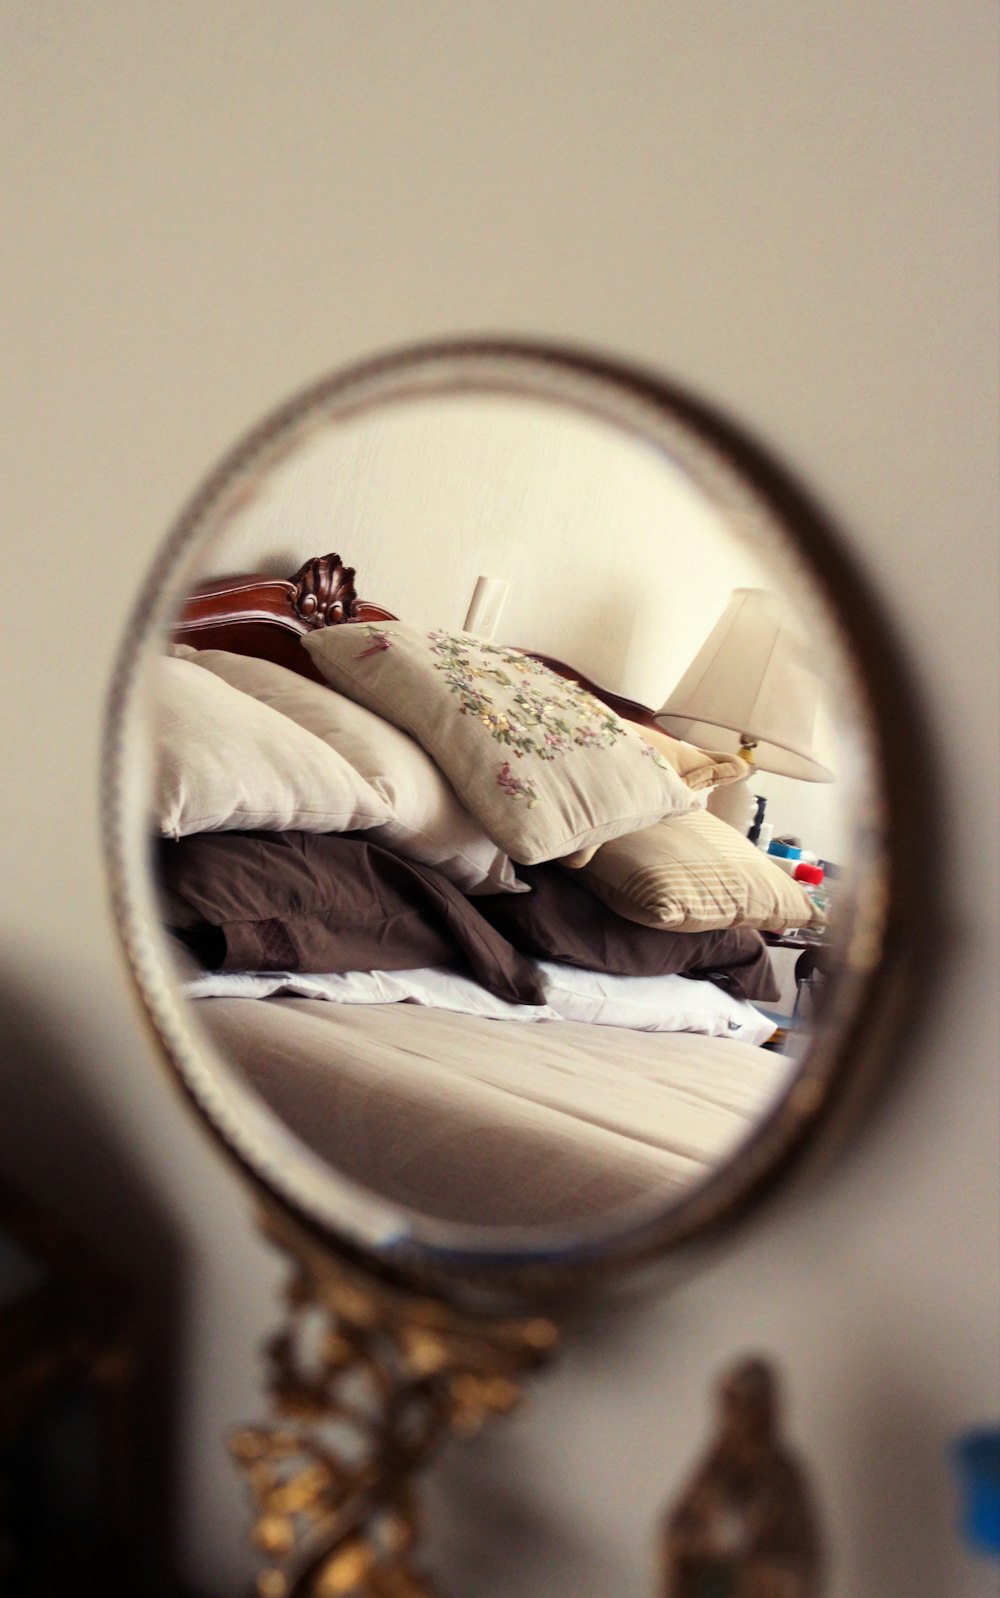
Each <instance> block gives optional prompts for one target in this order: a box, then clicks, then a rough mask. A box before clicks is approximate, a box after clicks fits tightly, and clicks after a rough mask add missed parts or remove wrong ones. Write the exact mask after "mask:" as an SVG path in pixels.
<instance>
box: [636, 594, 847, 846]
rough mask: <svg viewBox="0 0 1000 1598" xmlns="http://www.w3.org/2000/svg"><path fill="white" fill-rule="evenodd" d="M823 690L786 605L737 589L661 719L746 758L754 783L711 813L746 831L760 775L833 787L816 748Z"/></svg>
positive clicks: (714, 803) (730, 790)
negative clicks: (753, 788)
mask: <svg viewBox="0 0 1000 1598" xmlns="http://www.w3.org/2000/svg"><path fill="white" fill-rule="evenodd" d="M820 686H821V684H820V679H819V677H818V676H817V674H816V672H815V670H814V668H813V667H812V665H811V664H810V662H809V659H808V654H807V650H806V647H805V645H804V643H803V641H802V637H801V634H800V632H799V631H798V630H797V628H795V627H794V626H793V625H792V624H791V622H790V619H789V613H788V611H787V609H786V607H785V606H784V605H783V604H782V603H780V602H779V600H778V599H777V598H776V597H775V595H774V594H771V593H769V592H768V591H767V590H766V589H764V588H736V589H734V590H733V592H732V594H731V595H730V597H729V603H728V604H727V606H726V608H725V610H724V611H723V613H722V615H721V616H720V618H719V620H718V621H717V622H716V624H715V626H714V627H713V628H712V631H711V632H710V633H709V635H708V637H707V638H706V640H705V642H704V643H703V644H702V646H701V648H700V649H699V651H698V653H697V654H696V655H695V657H694V659H693V660H692V662H691V664H690V666H689V667H688V668H687V671H686V672H685V673H684V675H683V676H682V677H681V679H680V681H679V682H678V684H677V686H676V687H675V688H674V689H673V691H672V692H671V693H670V694H669V696H668V698H667V700H666V702H665V703H664V704H663V705H662V706H661V707H660V709H659V711H658V712H657V714H656V720H657V722H658V723H659V724H660V725H661V726H662V727H663V728H664V729H665V730H666V731H667V732H671V733H673V734H674V735H675V736H676V737H678V738H685V739H687V741H688V742H689V743H693V744H698V745H700V746H701V747H702V748H708V749H723V750H726V751H727V752H729V753H731V752H733V751H736V752H738V753H739V754H740V755H742V756H743V758H744V760H745V761H746V762H747V775H746V777H745V778H744V779H743V780H742V781H740V782H734V783H730V784H728V785H727V786H726V787H724V788H721V787H720V788H717V789H716V790H715V791H714V793H713V794H712V797H711V798H710V800H709V804H708V808H709V809H710V810H711V811H712V813H713V814H714V815H717V816H719V817H720V818H721V819H722V820H725V821H728V822H729V823H730V824H731V825H732V826H734V827H737V828H738V829H739V830H740V831H741V832H744V833H745V832H746V831H747V829H748V828H749V826H750V823H751V820H752V818H753V814H754V800H753V795H752V794H751V792H750V786H749V778H750V776H751V774H752V772H753V771H754V769H757V770H760V771H772V772H776V773H777V774H778V775H780V776H783V777H798V778H800V779H801V780H802V781H803V782H833V780H834V776H833V772H832V771H829V770H828V769H827V768H826V766H824V765H822V764H821V762H820V761H819V759H818V758H817V755H816V752H815V747H814V742H815V728H816V714H817V710H818V708H819V698H820Z"/></svg>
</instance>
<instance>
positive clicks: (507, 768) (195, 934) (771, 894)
mask: <svg viewBox="0 0 1000 1598" xmlns="http://www.w3.org/2000/svg"><path fill="white" fill-rule="evenodd" d="M158 664H159V665H161V666H162V672H163V679H162V686H158V689H157V694H158V708H157V715H156V735H155V736H156V743H157V756H158V763H157V777H156V785H155V797H154V809H155V816H154V820H153V830H154V833H155V835H156V836H155V840H154V845H153V848H154V861H155V871H156V875H157V878H158V883H159V889H160V895H161V903H162V906H163V917H164V921H165V924H166V925H167V927H168V929H169V933H170V941H171V944H172V946H173V947H174V948H175V949H176V951H177V964H178V973H179V976H180V978H181V980H182V981H183V982H184V984H185V986H186V991H187V994H188V996H189V998H190V1002H191V1003H192V1005H194V1006H195V1007H196V1013H197V1017H198V1020H199V1022H200V1023H201V1025H202V1026H203V1027H204V1028H205V1030H206V1031H207V1033H208V1034H209V1035H210V1037H211V1038H212V1039H213V1040H214V1041H215V1042H216V1043H217V1044H218V1046H219V1047H220V1049H222V1050H223V1051H224V1052H225V1054H226V1055H227V1056H228V1057H229V1058H230V1059H231V1060H232V1061H233V1062H235V1064H236V1065H237V1067H238V1069H239V1071H240V1072H241V1073H242V1074H243V1075H244V1076H245V1077H246V1079H247V1080H248V1081H249V1082H250V1083H251V1084H252V1085H253V1086H254V1088H255V1089H256V1090H257V1092H258V1093H259V1094H260V1095H261V1097H262V1098H263V1099H264V1100H265V1101H266V1103H267V1104H268V1105H269V1106H270V1108H271V1109H272V1110H273V1112H274V1113H275V1114H276V1115H277V1117H278V1118H279V1120H280V1121H281V1122H282V1123H283V1124H284V1125H285V1126H286V1127H287V1128H289V1129H290V1130H291V1131H292V1132H293V1133H294V1134H295V1135H296V1136H297V1137H299V1138H300V1139H301V1140H302V1141H303V1142H304V1143H305V1144H306V1145H307V1146H308V1147H310V1148H311V1149H312V1150H313V1151H315V1152H316V1153H317V1154H319V1155H320V1156H321V1158H323V1159H324V1160H326V1161H328V1162H329V1163H330V1164H331V1165H332V1166H333V1167H334V1168H336V1169H337V1170H338V1171H339V1172H340V1173H342V1174H343V1175H346V1176H347V1177H349V1178H351V1179H353V1180H355V1181H357V1182H358V1183H360V1184H362V1185H363V1186H365V1187H368V1188H370V1189H373V1190H375V1191H377V1192H378V1193H380V1194H381V1195H383V1196H385V1197H387V1198H390V1199H392V1200H394V1201H395V1202H397V1203H399V1204H402V1205H404V1206H406V1208H407V1209H410V1210H413V1211H416V1212H417V1213H419V1214H422V1215H426V1216H431V1217H434V1218H435V1219H438V1220H443V1221H451V1222H456V1223H463V1224H466V1223H467V1224H474V1225H490V1226H498V1227H507V1226H521V1225H532V1224H533V1225H564V1224H571V1223H573V1222H578V1221H583V1220H586V1219H588V1218H592V1217H596V1216H600V1215H605V1214H607V1213H608V1212H610V1211H613V1210H616V1209H620V1208H623V1207H626V1206H635V1205H641V1206H646V1207H651V1206H662V1205H663V1203H664V1202H665V1201H669V1199H670V1197H671V1196H672V1195H674V1194H677V1193H680V1192H681V1191H683V1190H685V1189H688V1188H690V1186H691V1185H692V1184H694V1183H696V1182H697V1181H698V1180H699V1179H700V1178H701V1177H703V1176H704V1175H705V1174H706V1173H707V1172H708V1171H709V1170H711V1169H712V1168H713V1167H715V1166H717V1165H718V1164H719V1163H720V1162H721V1161H724V1160H725V1159H726V1158H728V1157H729V1155H730V1154H731V1153H732V1152H733V1151H734V1150H735V1149H736V1148H737V1147H738V1146H739V1145H740V1144H741V1143H742V1142H743V1141H744V1140H745V1139H746V1137H747V1136H748V1134H749V1133H750V1131H751V1130H752V1129H753V1128H754V1127H755V1126H756V1125H757V1124H758V1123H759V1122H760V1120H761V1118H762V1117H764V1116H766V1114H767V1113H768V1111H769V1110H770V1108H771V1107H773V1106H774V1105H775V1104H776V1103H777V1102H778V1101H779V1100H780V1099H781V1097H782V1096H783V1095H784V1093H785V1091H786V1089H787V1087H788V1084H789V1082H790V1080H791V1078H792V1076H793V1075H794V1073H795V1071H796V1069H797V1063H798V1061H797V1057H796V1054H795V1053H794V1052H789V1051H788V1050H787V1049H784V1048H782V1047H779V1046H776V1044H775V1041H774V1031H775V1028H774V1023H773V1020H772V1019H770V1018H769V1017H768V1015H767V1014H766V1010H763V1009H761V1006H762V1005H763V1006H766V1005H767V1004H768V1003H773V1001H774V999H775V998H776V996H777V988H776V985H775V982H774V976H773V972H772V970H771V966H770V961H769V958H768V954H767V949H766V946H765V943H764V941H763V936H762V931H765V930H769V931H771V932H774V931H777V930H779V929H783V928H784V927H786V926H789V925H791V926H796V925H803V924H805V923H806V922H807V921H808V919H809V917H810V915H811V913H812V912H811V906H810V905H809V903H808V901H807V900H806V899H805V896H804V895H803V894H802V893H801V890H799V889H798V888H797V887H796V886H795V885H794V884H792V883H791V882H790V880H789V879H788V878H787V876H785V875H784V874H782V873H781V872H780V871H778V870H777V868H776V867H773V866H771V865H769V864H768V863H767V862H765V861H763V859H762V858H761V857H759V856H758V853H757V851H754V850H753V849H752V847H751V846H750V845H749V844H748V843H747V842H746V840H745V839H742V838H740V837H739V835H738V834H736V833H734V832H733V831H732V829H729V828H727V827H726V826H725V823H722V822H718V821H715V820H714V818H711V817H708V819H707V820H706V819H705V818H706V816H707V812H706V811H705V810H704V807H703V803H702V801H703V799H704V797H705V794H706V792H708V791H710V789H711V787H712V786H713V785H714V784H715V783H717V782H722V781H727V780H732V779H733V778H735V777H736V776H737V775H739V766H738V764H737V765H736V766H735V767H734V766H733V763H732V761H731V759H730V757H726V756H721V755H714V754H712V753H711V752H706V751H699V750H694V749H692V747H691V746H689V745H684V744H682V743H681V742H680V741H679V740H672V739H668V737H667V735H665V734H662V733H660V732H659V731H658V730H657V729H656V727H655V722H654V720H653V716H652V713H651V712H650V711H649V710H648V709H646V707H644V706H641V705H638V704H636V703H635V702H633V701H631V700H628V699H625V698H623V697H622V696H621V695H618V694H615V693H612V692H609V691H607V690H604V689H602V688H600V687H598V686H596V685H595V684H593V683H592V682H589V681H588V680H587V679H586V678H585V677H582V676H581V675H580V674H579V673H577V672H575V671H574V670H573V669H572V668H571V667H569V666H567V665H565V664H563V663H561V662H558V661H553V660H551V659H549V658H548V657H545V656H542V655H538V654H536V653H531V652H526V651H520V650H516V649H513V650H512V649H509V648H508V647H507V646H503V645H493V644H491V643H488V642H482V641H477V640H470V639H469V638H468V635H465V634H453V633H448V632H446V631H445V630H443V629H430V630H421V629H415V628H411V627H410V626H409V625H408V624H407V623H406V622H405V621H400V619H399V618H397V617H396V616H394V615H393V614H392V613H391V612H389V611H388V610H386V609H385V608H384V607H382V606H380V605H378V604H376V603H373V602H371V601H368V600H364V599H361V598H359V597H358V594H357V592H356V588H355V572H354V571H353V569H351V568H349V567H346V566H345V565H344V564H343V562H342V561H341V559H340V558H339V556H337V555H327V556H322V557H318V558H316V559H314V560H310V561H308V562H307V563H306V564H305V565H304V566H303V567H302V568H301V569H300V570H299V571H298V572H297V573H296V574H295V576H293V577H291V578H288V579H284V578H276V577H273V576H270V575H267V574H243V575H239V576H236V577H231V578H225V579H220V580H213V581H210V582H207V583H203V584H201V585H200V586H199V587H198V588H196V589H194V590H193V591H192V592H191V593H190V594H189V596H188V597H187V599H186V601H185V603H184V605H183V607H182V608H181V610H180V612H179V614H178V616H177V618H176V621H175V624H174V627H173V630H172V634H171V639H170V643H169V646H168V648H167V650H166V652H165V654H164V656H163V658H162V661H161V662H158ZM356 679H357V680H356ZM498 685H499V686H498ZM558 685H562V686H561V687H560V686H558ZM511 695H512V696H513V698H511V697H510V696H511ZM432 706H433V714H432V713H431V709H430V708H429V707H432ZM512 706H513V707H514V708H512ZM442 707H443V708H442ZM428 718H429V720H428ZM442 728H444V731H443V732H442ZM469 739H471V740H472V744H471V745H470V747H469V748H467V747H466V743H467V742H468V740H469ZM476 739H478V740H479V742H478V743H476V742H475V740H476ZM275 740H276V741H275ZM470 749H471V752H470ZM484 750H485V751H486V753H485V755H484ZM290 790H293V791H290ZM553 796H554V797H553ZM720 828H721V829H722V830H721V833H720V831H719V829H720ZM727 834H728V835H729V836H726V835H727ZM661 835H662V839H663V840H666V841H668V842H669V844H670V848H671V849H674V848H677V849H679V851H680V858H679V859H676V858H674V857H673V856H672V855H671V857H670V863H669V869H668V868H665V867H664V865H663V858H662V852H661V853H658V854H657V856H656V865H655V869H653V868H651V867H650V865H649V862H648V860H647V859H646V858H645V857H642V856H641V855H640V857H637V856H636V854H635V851H636V850H637V849H639V850H640V851H641V848H642V847H645V846H646V845H647V844H648V843H649V841H650V840H653V841H656V842H657V847H658V848H659V847H660V842H659V841H660V840H661ZM630 851H631V852H630ZM685 851H686V852H685ZM751 856H752V857H754V858H752V859H751ZM637 858H638V860H639V863H638V865H637V864H636V860H637ZM678 881H683V883H684V885H685V886H684V891H683V893H682V895H681V896H682V898H684V903H683V906H682V909H681V911H677V910H676V908H675V906H676V903H677V883H678ZM664 883H666V887H664ZM637 884H638V888H637V887H636V885H637ZM630 895H631V897H630ZM685 895H686V897H685ZM664 905H669V907H670V908H669V914H668V913H667V911H666V910H665V909H664ZM671 918H672V919H671ZM798 1041H799V1043H800V1044H803V1043H804V1037H802V1036H800V1037H799V1040H798Z"/></svg>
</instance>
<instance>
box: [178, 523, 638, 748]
mask: <svg viewBox="0 0 1000 1598" xmlns="http://www.w3.org/2000/svg"><path fill="white" fill-rule="evenodd" d="M354 578H355V570H354V567H353V566H345V565H344V563H343V561H342V560H341V558H340V556H339V555H317V556H315V557H314V559H312V560H307V561H306V563H305V565H304V566H300V567H299V570H298V571H297V572H296V573H295V575H294V576H293V577H269V576H267V575H266V574H264V573H261V572H245V573H243V574H241V575H239V576H236V577H213V578H211V579H210V580H209V581H208V582H206V583H199V584H198V586H197V588H193V589H192V590H191V592H190V594H189V595H188V597H187V599H186V600H185V601H184V604H183V606H182V607H181V611H180V614H179V615H178V617H177V620H176V621H175V623H174V626H173V628H172V631H171V639H172V641H173V642H174V643H176V644H191V645H192V646H193V647H194V648H195V649H227V650H229V652H230V653H231V654H234V655H255V656H257V657H258V658H259V659H262V660H272V661H274V663H275V664H276V665H278V666H287V667H288V668H289V669H290V670H291V671H297V672H298V673H299V675H300V676H302V677H310V678H312V680H313V681H314V682H324V680H325V679H324V678H323V677H321V676H320V673H319V672H318V671H317V670H316V667H315V666H314V665H313V663H312V660H311V659H310V657H309V654H308V652H307V651H306V650H305V649H302V648H300V646H299V640H300V639H301V638H302V637H303V636H304V635H305V634H306V633H311V632H315V631H316V630H317V629H318V628H320V627H339V626H340V625H341V624H342V623H344V622H355V621H398V620H399V617H397V616H396V615H394V613H393V612H392V611H391V610H386V609H385V607H384V605H376V604H374V603H373V602H372V601H371V600H368V599H359V598H358V594H357V591H356V589H355V587H354ZM525 654H530V655H531V656H532V658H533V659H534V660H538V661H541V662H542V664H543V665H545V666H548V667H550V668H551V670H552V671H555V672H558V674H559V676H560V677H568V678H570V679H572V680H573V681H574V682H578V683H580V684H581V685H582V686H583V687H584V688H586V689H587V690H588V691H589V692H590V693H592V694H593V695H594V696H595V698H597V699H600V700H601V701H602V702H603V703H604V704H606V705H608V706H610V708H611V709H612V710H614V711H616V712H617V714H618V715H619V716H622V717H624V718H625V720H626V721H635V722H640V723H641V724H642V725H643V726H647V727H655V726H656V721H655V718H654V714H653V712H652V711H651V710H650V709H649V707H648V706H647V705H641V704H639V703H638V701H637V700H635V699H626V698H625V696H624V695H623V694H616V693H612V692H611V690H610V689H608V688H601V687H600V686H599V685H598V684H597V683H594V682H591V680H590V678H589V677H585V676H584V675H583V674H582V672H579V671H577V670H576V669H575V667H573V666H567V665H565V664H564V663H563V662H562V661H561V660H553V659H552V657H551V656H550V655H540V654H538V652H537V651H536V650H525ZM657 730H658V731H662V730H663V729H662V728H660V729H657ZM668 736H669V735H668Z"/></svg>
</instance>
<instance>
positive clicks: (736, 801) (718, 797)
mask: <svg viewBox="0 0 1000 1598" xmlns="http://www.w3.org/2000/svg"><path fill="white" fill-rule="evenodd" d="M750 776H751V773H750V772H749V771H748V772H747V774H746V776H745V777H741V778H740V780H739V782H727V783H724V784H723V785H722V786H721V787H719V788H713V789H712V792H711V793H710V794H709V796H708V803H707V805H706V807H705V808H706V809H707V810H708V811H709V812H710V813H711V814H712V815H713V816H717V817H718V818H719V820H720V821H726V822H728V823H729V825H730V826H731V827H735V828H736V831H737V832H741V833H742V834H743V836H744V837H746V835H747V833H748V832H749V831H750V827H751V825H752V824H753V818H754V816H755V815H756V814H757V798H756V795H755V794H753V793H751V791H750Z"/></svg>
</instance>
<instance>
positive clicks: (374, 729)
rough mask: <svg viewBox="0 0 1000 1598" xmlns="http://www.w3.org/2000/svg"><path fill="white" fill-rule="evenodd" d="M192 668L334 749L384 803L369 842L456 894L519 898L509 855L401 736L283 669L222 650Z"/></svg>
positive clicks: (200, 656)
mask: <svg viewBox="0 0 1000 1598" xmlns="http://www.w3.org/2000/svg"><path fill="white" fill-rule="evenodd" d="M190 658H191V659H193V660H194V661H195V662H196V664H197V665H199V666H203V667H205V669H206V670H207V671H210V672H212V673H213V675H215V676H217V677H220V678H222V679H223V680H224V681H226V682H227V683H229V684H230V685H231V686H232V687H234V688H239V689H240V690H241V691H242V692H243V693H245V694H250V695H252V696H253V698H254V699H256V700H259V701H260V703H261V704H265V705H269V706H270V707H271V709H272V710H277V711H280V712H281V714H282V715H283V716H287V717H289V718H290V720H292V721H294V722H297V723H298V725H299V726H300V727H304V728H306V729H307V730H308V731H309V732H311V733H313V734H314V735H315V736H316V737H317V738H322V740H323V742H324V743H326V744H329V746H330V747H331V748H332V749H335V750H336V751H337V753H338V754H339V755H341V756H342V757H343V759H344V760H346V761H348V762H349V764H350V765H352V766H353V767H354V769H355V771H357V772H359V773H360V775H361V776H362V777H363V778H364V779H365V781H366V782H368V783H370V784H371V786H372V788H374V790H375V792H376V793H377V794H379V795H380V796H381V797H382V798H383V799H384V800H385V802H386V805H387V807H388V810H389V812H390V815H389V819H388V820H387V821H384V822H382V823H381V824H380V825H378V826H376V827H373V828H372V829H371V839H372V842H373V843H380V844H383V845H384V846H385V847H386V848H387V849H393V850H394V851H395V852H396V854H400V855H402V856H403V857H404V859H407V860H417V861H419V862H420V863H421V864H423V865H426V866H433V867H434V869H435V870H436V871H440V873H441V875H442V876H443V877H447V879H448V881H449V882H453V883H454V884H455V886H456V887H457V888H461V889H462V891H463V893H467V894H477V893H526V892H527V891H528V885H527V883H522V882H519V881H518V879H517V877H516V875H515V873H514V867H513V866H512V864H511V862H510V860H509V859H508V857H507V856H506V855H505V854H504V853H503V851H502V850H501V849H498V848H497V845H496V844H495V843H494V842H493V840H492V839H491V838H488V837H487V836H486V834H485V832H484V831H483V829H482V827H480V826H479V824H478V822H476V821H475V820H474V819H473V817H472V816H470V815H469V813H468V811H467V810H464V809H463V808H462V806H461V804H460V803H459V801H458V798H457V795H456V794H455V790H454V789H453V788H452V787H451V785H450V784H449V783H448V782H447V781H446V779H445V778H444V777H443V776H442V774H441V772H440V771H439V770H438V768H437V766H436V765H435V764H434V762H433V760H432V759H431V758H430V756H429V755H427V754H425V753H424V751H423V749H421V747H420V745H419V744H418V743H417V742H416V741H415V740H414V739H413V738H411V737H410V736H409V735H408V734H407V733H405V732H401V731H400V729H399V728H398V727H394V726H393V725H392V723H391V722H388V721H383V720H382V718H381V716H377V715H376V714H375V713H374V711H371V710H366V709H365V707H364V706H363V705H359V704H355V702H354V701H353V700H351V699H347V698H345V697H344V695H343V694H339V693H337V691H336V689H334V688H327V687H326V686H325V685H324V684H322V683H316V682H312V681H311V680H310V679H309V678H308V677H301V676H299V674H298V673H297V672H294V671H289V670H288V669H287V668H286V667H285V666H276V665H274V663H273V662H272V661H269V660H259V659H257V658H256V657H252V656H248V655H234V654H231V653H229V652H228V651H227V650H223V649H203V650H200V651H198V652H197V653H192V655H191V657H190Z"/></svg>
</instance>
